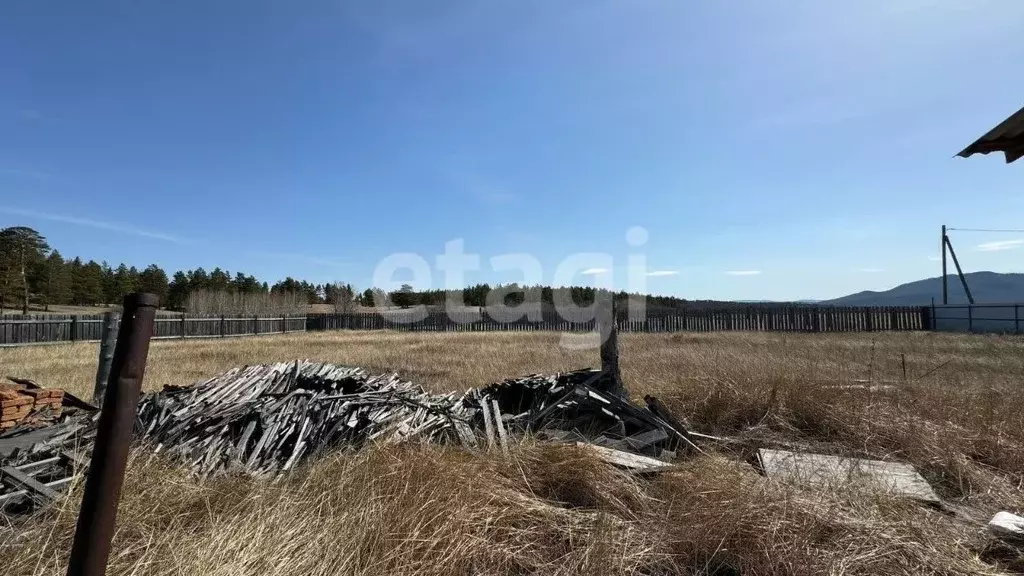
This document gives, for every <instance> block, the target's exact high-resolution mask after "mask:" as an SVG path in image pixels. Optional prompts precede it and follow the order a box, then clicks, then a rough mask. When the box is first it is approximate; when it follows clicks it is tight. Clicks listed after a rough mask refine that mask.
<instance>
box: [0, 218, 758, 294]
mask: <svg viewBox="0 0 1024 576" xmlns="http://www.w3.org/2000/svg"><path fill="white" fill-rule="evenodd" d="M493 290H500V291H501V292H502V293H503V295H502V300H503V301H504V302H506V303H507V304H510V305H512V304H518V303H520V302H522V301H523V299H524V298H525V295H526V293H527V291H528V290H537V291H539V292H540V296H541V301H542V302H543V303H545V304H549V305H550V304H552V303H553V302H554V300H555V296H556V294H558V293H559V292H564V293H566V294H565V295H566V296H569V297H571V298H572V300H573V301H574V302H575V303H577V304H579V305H581V306H586V305H589V304H591V303H592V302H593V301H594V295H595V292H596V290H595V288H593V287H588V286H572V287H567V288H552V287H550V286H529V287H523V286H519V285H517V284H512V285H496V286H491V285H489V284H476V285H474V286H468V287H466V288H464V289H462V290H461V292H462V297H463V301H464V302H465V305H466V306H474V307H478V306H486V305H487V300H488V295H489V294H490V293H491V292H492V291H493ZM136 291H142V292H150V293H153V294H156V295H157V296H159V297H160V302H161V303H162V305H163V306H164V307H165V308H168V309H172V310H185V309H186V308H187V307H188V304H189V301H190V295H195V294H197V293H201V294H211V293H212V294H219V293H224V294H233V295H250V294H251V295H267V294H270V295H289V296H292V297H295V296H298V297H299V299H300V300H305V302H307V303H308V304H331V305H334V306H335V308H336V309H338V310H343V311H350V310H352V309H353V308H354V306H355V305H357V304H358V305H360V306H364V307H372V306H380V305H382V303H384V302H385V297H387V300H390V305H393V306H401V307H408V306H415V305H419V304H423V305H428V306H441V305H443V304H444V303H445V300H446V297H447V295H448V292H449V291H445V290H422V291H416V290H414V289H413V288H412V286H409V285H403V286H402V287H401V288H400V289H399V290H396V291H394V292H390V293H385V292H384V291H383V290H380V289H377V288H366V289H365V290H363V291H362V292H358V291H356V290H355V289H354V288H353V287H352V285H351V284H347V283H343V282H335V283H325V284H314V283H311V282H308V281H306V280H296V279H295V278H292V277H287V278H285V279H283V280H278V281H277V282H275V283H273V284H268V283H267V281H265V280H264V281H260V280H259V279H257V278H256V277H255V276H252V275H249V274H245V273H244V272H235V273H234V274H232V273H231V272H229V271H227V270H226V269H222V268H220V267H216V268H214V269H213V270H211V271H209V272H207V271H206V270H205V269H203V268H196V269H194V270H178V271H176V272H174V274H173V275H171V276H168V274H167V272H166V271H164V269H163V268H161V267H160V266H159V265H157V264H150V265H149V266H147V267H145V268H143V269H142V270H139V269H138V268H136V267H135V266H128V265H126V264H124V263H121V264H118V265H117V266H112V265H111V264H109V263H108V262H106V261H103V262H96V261H95V260H88V261H83V260H82V259H81V258H79V257H77V256H76V257H74V258H66V257H65V256H63V255H62V254H61V253H60V252H59V251H57V250H55V249H52V248H51V247H50V246H49V244H48V243H47V242H46V238H45V237H43V236H42V235H41V234H40V233H39V232H38V231H36V230H34V229H32V228H28V227H24V226H15V227H10V228H4V229H2V230H0V310H3V309H5V308H21V309H22V310H23V312H26V313H27V312H28V311H29V310H30V309H32V308H43V309H48V307H49V306H50V305H54V304H73V305H79V306H105V305H110V304H118V303H120V302H121V300H122V299H123V298H124V295H125V294H129V293H131V292H136ZM629 296H630V295H629V294H627V293H626V292H619V293H617V294H616V295H615V298H616V300H625V299H627V298H629ZM708 306H714V307H723V306H729V307H744V306H746V305H745V304H740V303H734V302H717V301H709V300H700V301H687V300H683V299H680V298H675V297H672V296H648V297H647V308H648V310H652V311H657V310H668V309H678V308H683V307H687V308H703V307H708Z"/></svg>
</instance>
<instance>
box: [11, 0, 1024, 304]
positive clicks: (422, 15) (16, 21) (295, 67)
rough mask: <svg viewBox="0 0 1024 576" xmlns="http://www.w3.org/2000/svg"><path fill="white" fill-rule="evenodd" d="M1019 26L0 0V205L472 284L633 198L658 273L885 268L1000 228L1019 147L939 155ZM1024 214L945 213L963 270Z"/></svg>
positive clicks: (113, 243)
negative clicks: (409, 260) (435, 265)
mask: <svg viewBox="0 0 1024 576" xmlns="http://www.w3.org/2000/svg"><path fill="white" fill-rule="evenodd" d="M1021 38H1024V2H1020V1H1019V0H999V1H997V0H991V1H985V0H946V1H940V0H902V1H901V0H873V1H858V2H844V3H839V2H822V1H820V0H799V1H781V0H780V1H778V2H760V1H754V0H750V1H747V2H739V1H737V2H684V1H679V0H636V1H632V0H631V1H626V0H621V1H593V0H587V1H584V0H579V1H568V0H567V1H564V2H563V1H557V2H556V1H550V0H537V1H523V0H516V1H501V2H499V1H482V0H471V1H470V0H467V1H442V0H436V1H430V2H426V1H421V0H415V1H413V0H408V1H400V2H396V1H376V0H375V1H372V2H370V1H365V2H344V1H331V2H327V1H317V0H310V1H303V2H285V1H283V0H278V1H263V0H246V1H244V2H242V1H215V2H208V1H202V2H199V1H181V2H156V1H131V2H130V1H119V2H109V1H103V0H98V1H96V2H48V1H45V0H33V1H28V0H9V1H6V2H4V3H3V6H2V7H0V70H2V71H3V72H2V74H0V225H3V226H6V225H13V224H22V225H29V226H33V227H36V228H38V229H39V230H40V231H41V232H43V233H44V234H45V235H46V236H47V237H48V239H49V240H50V242H51V244H52V245H53V246H54V247H56V248H58V249H59V250H60V251H61V252H62V253H63V254H65V255H79V256H82V257H83V258H87V259H88V258H94V259H97V260H101V259H106V260H108V261H110V262H113V263H117V262H120V261H125V262H127V263H129V264H134V265H137V266H140V267H142V266H145V265H146V264H148V263H151V262H156V263H159V264H160V265H162V266H163V267H165V268H166V269H168V270H170V271H173V270H175V269H178V268H190V267H195V266H204V267H206V268H207V269H208V270H209V269H210V268H212V267H214V266H222V267H226V268H228V269H229V270H231V271H232V272H235V271H239V270H241V271H245V272H248V273H252V274H255V275H257V276H258V277H260V278H261V279H267V280H270V281H273V280H275V279H277V278H280V277H283V276H285V275H292V276H295V277H301V278H307V279H310V280H312V281H315V282H324V281H334V280H342V281H348V282H352V283H353V284H356V285H357V286H358V287H360V288H362V287H366V286H367V285H368V284H369V283H370V281H371V277H372V272H373V270H374V267H375V266H376V264H377V263H378V262H379V261H380V260H381V259H382V258H384V257H385V256H387V255H388V254H391V253H395V252H415V253H419V254H421V255H423V256H424V257H425V258H426V259H427V260H428V261H430V262H433V261H434V258H435V255H437V254H439V253H441V252H442V250H443V249H444V244H445V242H448V241H451V240H454V239H458V238H462V239H464V241H465V246H466V250H467V251H469V252H473V253H477V254H480V255H481V257H482V258H483V263H484V266H483V267H484V270H482V271H481V272H479V273H477V274H474V275H471V276H470V277H468V278H467V280H468V281H471V282H473V281H490V282H495V281H500V280H512V279H514V278H511V277H509V278H506V277H503V276H501V275H500V274H499V273H496V272H493V271H492V270H490V266H489V265H488V264H487V262H488V258H490V257H492V256H496V255H500V254H504V253H508V252H528V253H530V254H533V255H534V256H536V257H537V258H538V259H539V260H540V261H541V263H542V264H543V267H544V274H545V280H548V281H550V277H551V275H552V274H553V270H554V267H555V266H556V264H557V263H558V262H559V261H561V260H562V259H563V258H564V257H566V256H567V255H568V254H572V253H576V252H603V253H608V254H611V255H612V256H614V258H615V261H614V262H615V263H614V265H613V266H612V268H611V270H612V275H613V278H614V283H615V284H616V285H617V286H621V285H624V283H625V273H624V271H623V269H624V267H625V265H626V260H625V258H626V255H627V254H628V253H630V249H629V247H628V246H627V244H626V241H625V235H626V230H627V229H628V228H629V227H631V226H642V227H644V228H645V229H646V230H647V231H648V233H649V240H648V242H647V243H646V245H644V246H643V248H642V251H643V253H644V254H645V255H646V258H647V266H648V268H649V269H650V270H651V271H659V272H661V274H656V275H653V276H651V277H649V278H648V279H647V281H648V288H649V289H650V290H651V291H653V292H657V293H666V294H675V295H679V296H683V297H688V298H720V299H759V298H766V299H793V298H827V297H834V296H839V295H842V294H845V293H849V292H856V291H859V290H862V289H885V288H888V287H891V286H894V285H896V284H899V283H902V282H905V281H910V280H915V279H919V278H922V277H926V276H936V275H938V264H937V263H936V262H934V261H932V260H930V259H929V258H934V257H935V256H936V255H937V252H938V237H939V226H940V225H941V224H942V223H947V224H950V225H956V226H961V227H986V228H1024V161H1022V162H1018V163H1017V164H1014V165H1010V166H1006V165H1005V164H1003V160H1002V157H1001V155H999V156H997V155H991V156H988V157H980V156H976V157H974V158H971V159H969V160H965V159H960V158H953V155H954V154H955V153H956V152H957V151H959V150H960V149H962V148H963V147H964V146H966V145H967V144H969V143H970V142H972V141H973V140H974V139H976V138H977V137H978V136H980V135H981V134H983V133H984V132H985V131H987V130H988V129H989V128H991V127H992V126H994V125H995V124H996V123H998V122H999V121H1001V120H1002V119H1004V118H1005V117H1006V116H1008V115H1009V114H1011V113H1012V112H1014V111H1016V110H1017V109H1018V108H1020V107H1021V106H1022V105H1024V75H1021V74H1020V72H1021V63H1022V62H1024V44H1022V43H1021V41H1020V40H1021ZM1021 240H1024V235H1015V234H970V235H968V234H966V233H965V234H959V235H954V242H955V243H956V245H957V247H958V250H959V252H960V256H961V259H962V260H963V261H964V263H965V266H966V267H967V269H969V270H995V271H1003V272H1005V271H1022V270H1024V261H1022V256H1024V242H1017V241H1021ZM991 243H995V244H991ZM979 246H980V247H979ZM1000 248H1001V249H1000ZM670 272H676V274H671V273H670ZM729 272H751V273H748V274H729ZM752 272H759V273H757V274H754V273H752ZM580 281H581V282H589V281H591V280H588V279H587V278H586V277H585V276H581V277H580ZM439 282H440V280H439V279H436V278H435V282H434V283H435V285H437V284H439Z"/></svg>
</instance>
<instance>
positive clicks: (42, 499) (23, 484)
mask: <svg viewBox="0 0 1024 576" xmlns="http://www.w3.org/2000/svg"><path fill="white" fill-rule="evenodd" d="M0 481H2V482H4V483H6V484H10V485H12V486H15V487H17V488H21V489H22V490H25V491H26V492H27V493H28V496H29V497H30V498H32V499H33V500H35V501H36V502H37V503H39V504H46V503H47V502H50V501H52V500H56V499H57V498H58V497H59V495H58V494H57V492H55V491H53V490H52V489H50V488H48V487H47V486H46V485H44V484H42V483H41V482H39V481H38V480H36V479H35V478H33V477H31V476H29V475H28V474H26V473H24V472H22V471H21V470H18V469H17V468H14V467H13V466H4V467H2V468H0Z"/></svg>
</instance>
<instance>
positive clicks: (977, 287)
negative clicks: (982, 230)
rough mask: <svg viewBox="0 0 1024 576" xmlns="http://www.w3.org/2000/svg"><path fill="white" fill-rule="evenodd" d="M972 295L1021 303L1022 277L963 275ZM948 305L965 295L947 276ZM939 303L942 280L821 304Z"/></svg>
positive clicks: (986, 300)
mask: <svg viewBox="0 0 1024 576" xmlns="http://www.w3.org/2000/svg"><path fill="white" fill-rule="evenodd" d="M964 276H965V277H966V278H967V286H968V287H969V288H970V289H971V295H972V296H974V301H975V302H976V303H978V304H1002V303H1006V302H1024V274H999V273H996V272H971V273H969V274H965V275H964ZM948 282H949V303H950V304H966V303H967V296H966V295H965V294H964V289H963V287H962V286H961V285H960V279H959V278H958V277H957V275H956V274H950V275H949V276H948ZM933 298H934V299H935V303H936V304H941V303H942V277H941V276H936V277H935V278H928V279H926V280H918V281H916V282H909V283H907V284H901V285H899V286H897V287H895V288H893V289H891V290H886V291H884V292H872V291H870V290H865V291H864V292H857V293H856V294H850V295H849V296H843V297H842V298H836V299H834V300H824V301H822V302H821V303H822V304H834V305H837V306H918V305H921V306H923V305H927V304H931V303H932V299H933Z"/></svg>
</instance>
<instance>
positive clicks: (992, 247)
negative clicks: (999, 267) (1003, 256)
mask: <svg viewBox="0 0 1024 576" xmlns="http://www.w3.org/2000/svg"><path fill="white" fill-rule="evenodd" d="M1022 244H1024V240H997V241H995V242H985V243H983V244H978V246H977V247H976V248H975V250H977V251H978V252H998V251H1000V250H1013V249H1014V248H1019V247H1020V246H1021V245H1022Z"/></svg>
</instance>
